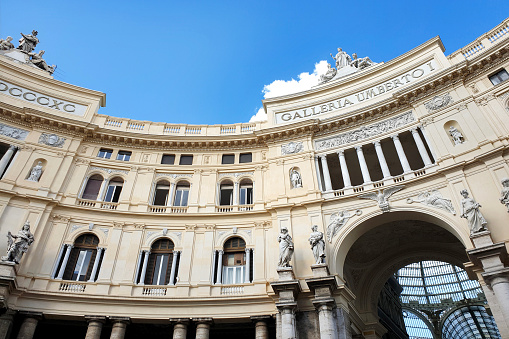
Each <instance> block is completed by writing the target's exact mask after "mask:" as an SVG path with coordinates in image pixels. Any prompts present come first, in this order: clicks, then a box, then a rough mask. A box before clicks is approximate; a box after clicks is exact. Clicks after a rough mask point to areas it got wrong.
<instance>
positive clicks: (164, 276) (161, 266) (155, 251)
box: [144, 239, 174, 285]
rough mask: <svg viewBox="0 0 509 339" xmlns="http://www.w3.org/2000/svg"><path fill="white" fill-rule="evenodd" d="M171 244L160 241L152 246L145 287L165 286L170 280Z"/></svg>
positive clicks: (169, 241)
mask: <svg viewBox="0 0 509 339" xmlns="http://www.w3.org/2000/svg"><path fill="white" fill-rule="evenodd" d="M173 248H174V245H173V242H172V241H171V240H169V239H160V240H157V241H156V242H155V243H153V244H152V247H151V249H150V255H149V257H148V265H147V273H146V275H145V282H144V283H145V284H146V285H167V284H168V282H169V280H170V274H171V270H172V269H171V268H172V267H171V265H172V262H173Z"/></svg>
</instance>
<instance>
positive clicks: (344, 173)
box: [338, 150, 352, 188]
mask: <svg viewBox="0 0 509 339" xmlns="http://www.w3.org/2000/svg"><path fill="white" fill-rule="evenodd" d="M338 157H339V165H340V167H341V175H342V176H343V183H344V184H345V188H349V187H352V182H351V181H350V173H349V172H348V167H347V166H346V159H345V151H343V150H341V151H338Z"/></svg>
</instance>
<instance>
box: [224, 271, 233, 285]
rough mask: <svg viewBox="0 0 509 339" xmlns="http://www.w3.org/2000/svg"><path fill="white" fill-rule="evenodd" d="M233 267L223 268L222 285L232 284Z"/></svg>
mask: <svg viewBox="0 0 509 339" xmlns="http://www.w3.org/2000/svg"><path fill="white" fill-rule="evenodd" d="M234 273H235V267H228V266H225V267H223V284H227V285H228V284H233V277H234Z"/></svg>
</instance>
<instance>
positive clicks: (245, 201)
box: [239, 179, 253, 205]
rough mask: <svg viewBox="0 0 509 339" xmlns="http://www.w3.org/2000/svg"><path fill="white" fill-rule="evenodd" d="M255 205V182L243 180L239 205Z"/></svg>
mask: <svg viewBox="0 0 509 339" xmlns="http://www.w3.org/2000/svg"><path fill="white" fill-rule="evenodd" d="M252 204H253V182H252V181H251V180H250V179H243V180H242V181H241V182H240V187H239V205H252Z"/></svg>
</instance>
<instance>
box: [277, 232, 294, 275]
mask: <svg viewBox="0 0 509 339" xmlns="http://www.w3.org/2000/svg"><path fill="white" fill-rule="evenodd" d="M277 241H279V263H278V264H277V266H278V267H291V265H290V260H291V259H292V254H293V241H292V237H291V236H290V234H288V228H286V227H285V226H283V227H281V233H280V234H279V237H278V238H277Z"/></svg>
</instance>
